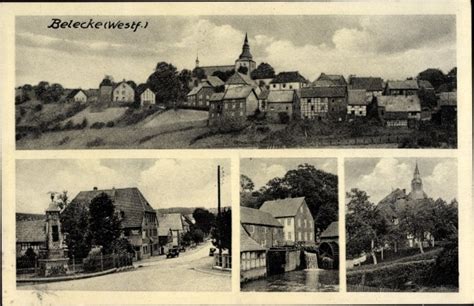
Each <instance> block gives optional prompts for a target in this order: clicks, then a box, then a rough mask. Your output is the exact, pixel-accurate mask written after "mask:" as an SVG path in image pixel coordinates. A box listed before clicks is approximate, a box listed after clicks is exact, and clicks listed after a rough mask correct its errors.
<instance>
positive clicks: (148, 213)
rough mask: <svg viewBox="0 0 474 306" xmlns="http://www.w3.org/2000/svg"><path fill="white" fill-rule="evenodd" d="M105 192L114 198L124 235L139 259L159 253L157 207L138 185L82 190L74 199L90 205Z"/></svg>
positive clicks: (73, 201) (76, 201) (75, 201)
mask: <svg viewBox="0 0 474 306" xmlns="http://www.w3.org/2000/svg"><path fill="white" fill-rule="evenodd" d="M102 193H105V194H106V195H108V196H109V197H110V199H111V200H112V202H113V204H114V206H115V212H116V213H117V214H118V215H119V217H120V219H121V222H120V224H121V227H122V230H123V235H124V237H125V238H127V239H128V241H129V242H130V244H131V245H132V246H133V249H134V251H135V258H136V259H137V260H140V259H143V258H148V257H150V256H154V255H158V254H159V245H158V219H157V217H156V213H155V210H154V209H153V208H152V207H151V205H150V204H149V203H148V201H147V200H146V199H145V197H144V196H143V194H142V193H141V192H140V190H139V189H138V188H135V187H134V188H117V189H116V188H112V189H102V190H99V189H97V187H94V189H93V190H88V191H81V192H79V194H78V195H77V196H76V197H75V198H74V199H73V200H72V201H71V203H79V204H82V205H86V206H89V204H90V203H91V201H92V200H93V199H94V198H95V197H97V196H98V195H100V194H102Z"/></svg>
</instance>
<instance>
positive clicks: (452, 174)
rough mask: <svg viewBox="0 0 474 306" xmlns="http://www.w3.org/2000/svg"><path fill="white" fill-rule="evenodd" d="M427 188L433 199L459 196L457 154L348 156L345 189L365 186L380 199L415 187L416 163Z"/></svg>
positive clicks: (372, 195)
mask: <svg viewBox="0 0 474 306" xmlns="http://www.w3.org/2000/svg"><path fill="white" fill-rule="evenodd" d="M416 162H418V169H419V171H420V174H421V179H422V182H423V190H424V191H425V193H426V194H427V195H428V197H431V198H433V199H435V200H436V199H438V198H442V199H443V200H445V201H447V202H450V201H451V200H452V199H454V198H456V199H457V194H458V192H457V191H458V185H457V181H458V177H457V161H456V160H455V159H454V158H418V159H414V158H409V159H407V158H353V159H346V160H345V168H344V169H345V170H344V174H345V189H346V191H350V190H351V189H352V188H358V189H361V190H363V191H365V192H367V194H368V195H369V196H370V199H369V200H370V201H371V202H373V203H378V202H379V201H380V200H382V199H383V198H384V197H385V196H387V195H388V194H389V193H390V192H391V191H392V190H393V189H395V188H400V189H406V190H407V192H410V190H411V180H412V179H413V173H414V170H415V163H416Z"/></svg>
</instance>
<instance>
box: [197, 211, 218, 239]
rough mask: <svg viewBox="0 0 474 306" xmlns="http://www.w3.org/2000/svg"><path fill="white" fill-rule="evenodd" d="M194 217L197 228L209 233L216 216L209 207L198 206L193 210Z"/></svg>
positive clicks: (206, 233)
mask: <svg viewBox="0 0 474 306" xmlns="http://www.w3.org/2000/svg"><path fill="white" fill-rule="evenodd" d="M193 218H194V220H195V221H196V223H195V227H196V229H200V230H202V232H203V233H204V234H205V235H208V234H209V233H210V232H211V227H212V225H213V224H214V221H215V218H216V217H215V216H214V214H212V213H211V212H209V211H208V210H207V209H204V208H196V209H195V210H194V212H193Z"/></svg>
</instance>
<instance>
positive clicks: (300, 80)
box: [270, 71, 308, 90]
mask: <svg viewBox="0 0 474 306" xmlns="http://www.w3.org/2000/svg"><path fill="white" fill-rule="evenodd" d="M307 84H308V81H307V80H306V79H305V78H304V77H303V76H302V75H301V74H300V73H299V72H298V71H284V72H280V73H279V74H277V75H276V76H275V77H274V78H273V80H271V82H270V90H294V89H301V88H303V87H306V86H307Z"/></svg>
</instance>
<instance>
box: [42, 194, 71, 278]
mask: <svg viewBox="0 0 474 306" xmlns="http://www.w3.org/2000/svg"><path fill="white" fill-rule="evenodd" d="M60 212H61V209H60V208H59V206H58V203H57V202H55V201H54V194H52V195H51V203H50V204H49V206H48V208H47V209H46V250H44V254H45V256H44V257H43V259H39V260H38V262H39V275H40V276H57V275H65V274H66V273H67V271H68V260H69V259H68V258H67V257H66V256H65V254H64V248H63V235H62V233H61V221H60V219H59V213H60Z"/></svg>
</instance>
